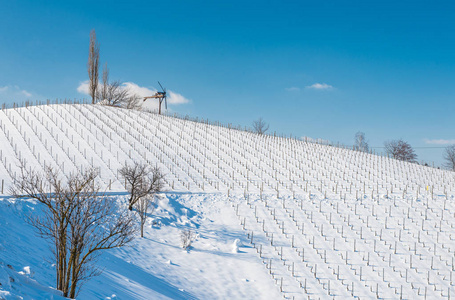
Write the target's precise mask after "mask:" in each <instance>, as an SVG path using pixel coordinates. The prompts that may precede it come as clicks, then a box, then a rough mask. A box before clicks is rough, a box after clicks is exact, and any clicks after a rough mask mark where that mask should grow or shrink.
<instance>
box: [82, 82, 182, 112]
mask: <svg viewBox="0 0 455 300" xmlns="http://www.w3.org/2000/svg"><path fill="white" fill-rule="evenodd" d="M88 86H89V84H88V80H87V81H84V82H81V83H79V86H78V87H77V91H78V92H79V93H81V94H85V95H89V90H88ZM122 88H124V89H128V90H130V92H131V94H135V95H138V96H139V97H141V98H143V97H147V96H152V95H154V94H155V93H156V92H157V90H156V89H154V88H148V87H143V86H139V85H137V84H136V83H134V82H125V83H123V84H122ZM167 93H168V97H167V103H168V104H169V105H179V104H185V103H189V102H190V100H189V99H187V98H185V97H184V96H183V95H181V94H179V93H176V92H173V91H171V90H168V91H167ZM142 106H143V107H144V108H147V109H151V110H156V109H158V107H159V104H158V101H157V100H156V99H148V100H147V101H145V102H144V103H143V105H142Z"/></svg>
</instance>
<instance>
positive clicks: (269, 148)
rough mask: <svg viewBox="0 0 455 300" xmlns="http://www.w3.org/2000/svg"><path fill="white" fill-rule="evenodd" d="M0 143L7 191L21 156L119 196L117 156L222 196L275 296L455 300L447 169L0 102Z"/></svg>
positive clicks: (162, 119) (199, 194)
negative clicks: (87, 178) (90, 179)
mask: <svg viewBox="0 0 455 300" xmlns="http://www.w3.org/2000/svg"><path fill="white" fill-rule="evenodd" d="M0 145H1V148H0V161H1V163H0V180H1V194H2V195H3V196H4V197H5V199H6V198H8V197H10V195H9V192H8V191H9V187H10V186H11V184H12V182H13V178H15V177H17V176H19V172H20V168H19V166H20V165H21V163H22V164H25V165H26V166H27V168H32V169H35V170H37V171H44V168H45V167H46V166H52V167H54V168H56V169H59V170H60V171H61V174H63V176H68V175H69V174H70V173H72V172H80V171H81V170H84V169H86V168H89V167H93V168H97V169H99V171H100V177H99V184H100V185H101V186H102V187H103V189H104V190H105V191H106V193H107V194H109V193H110V194H113V195H115V194H119V193H120V194H121V193H124V192H125V187H124V186H125V184H124V182H122V180H121V177H120V176H119V172H118V170H119V169H120V168H121V167H122V166H124V165H125V164H127V163H131V162H134V161H140V162H146V163H147V164H150V165H153V166H157V167H159V168H160V169H161V170H162V172H163V173H164V174H165V191H166V192H165V194H167V195H168V196H169V197H174V196H175V197H177V198H179V197H180V200H179V201H180V202H181V203H183V204H184V203H185V199H187V197H190V196H191V201H192V204H194V201H196V200H197V199H207V197H208V198H209V199H210V197H213V198H214V199H216V200H217V201H221V202H222V204H219V205H221V208H222V209H221V210H220V212H219V214H220V215H221V214H223V215H231V216H232V219H233V220H235V222H234V223H233V224H231V225H232V226H234V227H235V228H237V229H238V230H240V231H242V234H243V240H244V244H245V247H246V245H248V247H250V248H249V249H251V251H250V252H252V253H253V254H254V255H253V256H252V260H251V261H252V262H253V263H255V264H258V265H260V268H261V270H262V272H263V273H264V274H265V275H264V276H265V277H266V278H268V279H267V280H268V281H267V280H266V281H265V282H264V281H260V284H267V285H271V286H272V289H273V290H274V291H275V292H276V293H277V294H279V295H281V296H282V297H283V298H284V299H349V298H360V299H445V298H446V299H455V264H454V263H455V262H454V257H455V199H454V195H455V173H453V172H450V171H446V170H439V169H436V168H431V167H425V166H420V165H418V164H412V163H407V162H402V161H397V160H394V159H391V158H388V157H387V156H384V155H376V154H372V153H365V152H359V151H353V150H351V149H348V148H346V147H341V146H338V147H335V146H330V145H322V144H318V143H314V142H309V141H306V140H300V139H294V138H285V137H279V136H275V135H259V134H255V133H252V132H248V131H245V130H240V129H237V128H233V127H232V126H229V125H227V126H226V125H222V124H216V123H210V122H207V121H203V120H190V119H188V118H177V117H172V116H165V115H158V114H154V113H147V112H139V111H134V110H126V109H120V108H115V107H109V106H101V105H88V104H51V105H36V106H27V107H20V108H8V109H7V108H3V109H2V110H1V111H0ZM176 195H177V196H176ZM179 195H180V196H179ZM189 195H190V196H189ZM195 199H196V200H195ZM201 201H202V200H201ZM204 205H207V201H204ZM193 206H194V207H196V206H197V205H193ZM199 209H200V210H201V211H200V212H201V213H203V212H204V207H203V206H200V208H199ZM215 220H216V218H215ZM215 222H216V221H215ZM197 245H198V242H197V241H196V242H195V244H194V247H195V248H197ZM0 246H1V245H0ZM239 255H240V254H239ZM0 257H1V247H0ZM258 284H259V281H258ZM257 288H258V289H260V288H261V287H260V286H258V287H257ZM0 291H1V286H0ZM194 295H195V297H197V298H199V297H202V296H204V297H208V298H210V296H211V295H210V291H209V292H207V294H203V295H201V294H198V293H197V292H194ZM245 295H246V296H251V295H250V294H245ZM245 295H244V296H245ZM212 296H213V295H212ZM234 296H235V295H234ZM176 297H177V296H176ZM182 297H183V298H185V297H187V295H186V296H185V297H184V296H182ZM0 298H1V294H0ZM215 298H217V297H215Z"/></svg>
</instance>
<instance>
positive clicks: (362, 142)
mask: <svg viewBox="0 0 455 300" xmlns="http://www.w3.org/2000/svg"><path fill="white" fill-rule="evenodd" d="M354 150H357V151H362V152H368V150H369V146H368V142H367V140H366V138H365V133H363V132H360V131H359V132H357V133H356V134H355V140H354Z"/></svg>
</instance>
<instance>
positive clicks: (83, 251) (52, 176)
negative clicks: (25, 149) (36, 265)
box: [10, 165, 135, 298]
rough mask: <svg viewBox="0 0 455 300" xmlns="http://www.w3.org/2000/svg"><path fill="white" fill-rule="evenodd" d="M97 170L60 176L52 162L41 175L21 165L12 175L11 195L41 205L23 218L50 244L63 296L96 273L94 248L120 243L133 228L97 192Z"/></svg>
mask: <svg viewBox="0 0 455 300" xmlns="http://www.w3.org/2000/svg"><path fill="white" fill-rule="evenodd" d="M98 175H99V174H98V172H97V171H95V170H94V169H89V170H85V171H82V172H81V173H79V174H71V175H69V176H68V177H63V176H60V173H59V172H58V171H57V170H56V169H53V168H52V167H47V168H46V169H45V172H44V174H41V173H38V172H36V171H34V170H31V169H29V170H27V168H26V167H25V165H22V166H21V174H20V175H19V177H18V178H14V179H13V180H14V181H13V187H12V188H11V191H10V193H11V194H12V195H15V196H16V197H24V198H31V199H35V200H37V201H38V202H39V203H40V204H42V205H43V206H44V211H43V214H40V215H32V216H30V217H29V222H30V223H31V224H32V225H33V226H34V227H35V228H36V229H37V231H38V233H39V234H40V235H41V236H42V237H44V238H46V239H48V240H49V241H50V244H51V245H52V247H51V248H52V250H53V254H54V256H55V262H56V264H55V265H56V275H57V276H56V277H57V289H58V290H60V291H62V293H63V296H65V297H70V298H75V297H76V295H77V293H78V291H79V289H80V286H81V284H82V283H83V282H84V281H86V280H88V279H90V278H91V277H93V276H95V275H98V274H100V271H99V270H98V269H97V268H96V266H95V264H94V263H95V262H96V258H97V256H98V253H99V250H106V249H111V248H116V247H122V246H124V245H125V244H127V243H128V242H130V241H131V240H132V238H133V234H134V232H135V227H134V226H133V225H134V224H133V220H132V218H131V216H130V215H129V214H128V213H127V212H123V213H120V212H119V210H118V209H117V206H116V203H115V201H113V199H110V198H108V197H106V196H104V195H100V193H99V191H100V189H99V187H98V186H97V185H96V183H95V180H96V178H97V177H98Z"/></svg>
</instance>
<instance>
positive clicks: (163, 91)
mask: <svg viewBox="0 0 455 300" xmlns="http://www.w3.org/2000/svg"><path fill="white" fill-rule="evenodd" d="M158 84H159V85H160V87H161V90H162V91H163V92H166V90H165V89H164V88H163V86H162V85H161V83H160V82H159V81H158Z"/></svg>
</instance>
